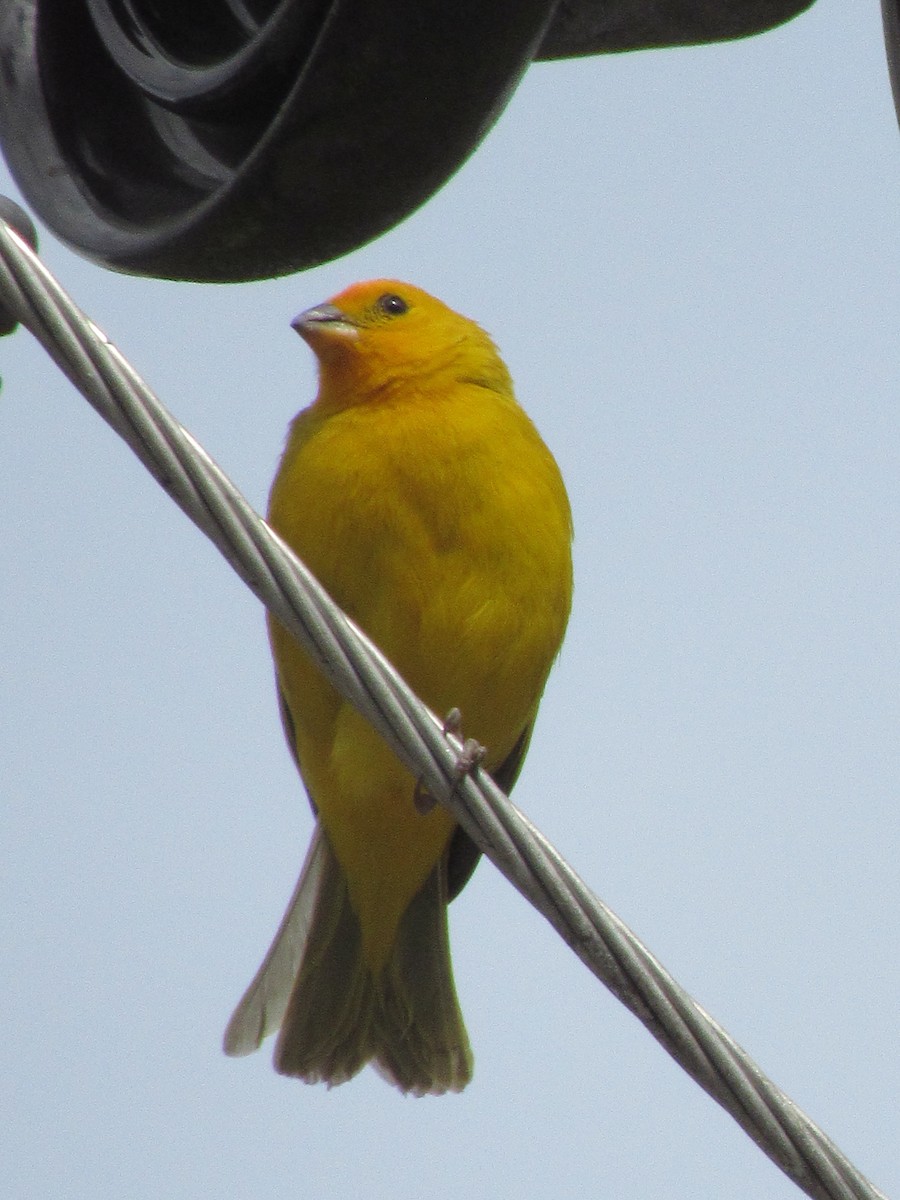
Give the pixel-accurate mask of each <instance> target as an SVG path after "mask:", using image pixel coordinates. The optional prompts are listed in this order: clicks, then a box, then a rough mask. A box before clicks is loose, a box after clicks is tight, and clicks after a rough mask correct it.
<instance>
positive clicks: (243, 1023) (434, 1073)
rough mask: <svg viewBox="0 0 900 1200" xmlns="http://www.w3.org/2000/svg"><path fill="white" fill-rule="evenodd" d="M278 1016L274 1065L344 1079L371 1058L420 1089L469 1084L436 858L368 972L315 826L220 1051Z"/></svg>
mask: <svg viewBox="0 0 900 1200" xmlns="http://www.w3.org/2000/svg"><path fill="white" fill-rule="evenodd" d="M279 1026H280V1027H281V1033H280V1035H279V1038H278V1042H277V1044H276V1047H275V1068H276V1070H278V1071H280V1072H281V1073H282V1074H283V1075H293V1076H296V1077H297V1078H300V1079H303V1080H305V1081H306V1082H307V1083H318V1082H323V1083H327V1084H329V1085H333V1084H338V1083H344V1082H345V1081H346V1080H348V1079H350V1078H351V1077H352V1076H353V1075H355V1074H356V1073H357V1071H359V1070H360V1069H361V1068H362V1067H363V1066H365V1064H366V1063H367V1062H371V1063H372V1064H373V1065H374V1066H375V1068H376V1069H377V1070H378V1071H379V1072H380V1073H381V1074H382V1075H383V1076H384V1077H385V1078H386V1079H388V1080H389V1081H390V1082H391V1083H394V1084H396V1086H397V1087H399V1088H400V1089H401V1090H402V1091H404V1092H412V1093H414V1094H415V1095H420V1096H421V1095H425V1094H426V1093H429V1092H431V1093H441V1092H447V1091H460V1090H461V1089H462V1088H464V1087H465V1085H466V1084H467V1083H468V1082H469V1079H470V1078H471V1075H472V1054H471V1051H470V1049H469V1040H468V1037H467V1035H466V1030H465V1026H464V1025H463V1020H462V1014H461V1012H460V1010H459V1003H458V1001H457V999H456V990H455V988H454V985H453V974H452V969H451V966H450V946H449V940H448V933H447V883H446V867H445V864H444V862H443V860H442V861H441V862H440V863H439V864H438V865H437V866H436V867H435V869H434V870H433V871H432V873H431V874H430V875H429V877H428V879H427V880H426V882H425V884H424V885H423V886H422V888H421V889H420V891H419V892H418V893H417V894H416V896H415V897H414V899H413V901H412V903H411V904H410V906H409V908H408V909H407V910H406V912H405V913H404V915H403V918H402V919H401V922H400V925H399V927H398V931H397V938H396V940H395V943H394V947H393V949H392V951H391V953H390V955H389V957H388V960H387V962H386V964H385V966H384V967H383V968H382V969H381V970H380V971H379V972H377V973H373V972H372V971H371V970H370V969H369V968H368V966H367V965H366V963H365V961H364V959H363V955H362V937H361V933H360V927H359V921H358V920H357V917H356V914H355V913H354V911H353V909H352V907H351V905H350V898H349V894H348V891H347V884H346V881H345V879H344V876H343V873H342V872H341V869H340V867H339V865H338V862H337V859H336V858H335V856H334V851H333V850H332V849H331V845H330V844H329V842H328V838H327V837H326V835H325V833H324V831H323V830H322V829H321V826H319V827H317V830H316V834H315V836H314V838H313V842H312V845H311V846H310V850H309V854H308V855H307V859H306V864H305V865H304V868H303V872H302V874H301V876H300V880H299V882H298V884H297V887H296V889H295V891H294V895H293V897H292V898H291V903H290V905H289V906H288V910H287V912H286V913H285V916H284V920H283V921H282V923H281V927H280V929H279V930H278V933H277V934H276V935H275V940H274V942H273V943H272V947H271V949H270V950H269V953H268V954H267V955H266V958H265V960H264V962H263V964H262V966H261V967H260V969H259V972H258V973H257V976H256V978H255V979H254V980H253V983H251V985H250V987H249V988H248V989H247V992H246V993H245V995H244V997H243V999H242V1000H241V1002H240V1004H239V1005H238V1007H237V1009H236V1011H235V1014H234V1016H233V1017H232V1018H231V1021H230V1023H229V1025H228V1029H227V1030H226V1033H225V1052H226V1053H227V1054H248V1053H250V1051H252V1050H255V1049H256V1048H257V1047H258V1046H259V1045H260V1044H261V1042H262V1040H263V1038H264V1037H266V1035H267V1034H269V1033H272V1032H274V1030H275V1029H277V1028H279Z"/></svg>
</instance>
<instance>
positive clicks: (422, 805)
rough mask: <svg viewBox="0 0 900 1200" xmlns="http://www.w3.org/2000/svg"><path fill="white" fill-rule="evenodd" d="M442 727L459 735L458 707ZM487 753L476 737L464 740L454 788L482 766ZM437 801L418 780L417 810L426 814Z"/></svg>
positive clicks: (446, 732) (452, 709)
mask: <svg viewBox="0 0 900 1200" xmlns="http://www.w3.org/2000/svg"><path fill="white" fill-rule="evenodd" d="M441 729H442V730H443V732H444V733H445V734H448V733H451V734H456V735H457V736H458V735H459V732H460V730H461V729H462V713H461V712H460V711H459V709H458V708H451V709H450V711H449V712H448V713H447V715H446V717H444V723H443V725H442V726H441ZM486 754H487V748H486V747H485V746H482V744H481V742H476V740H475V738H466V739H465V741H464V742H463V746H462V750H461V751H460V752H459V755H458V757H457V759H456V762H455V763H454V765H453V774H454V776H455V780H454V784H453V786H454V788H455V787H456V785H457V784H458V783H459V782H460V780H463V779H465V777H466V776H467V775H471V774H472V772H473V771H474V770H475V768H476V767H480V766H481V764H482V763H483V762H484V757H485V755H486ZM436 803H437V801H436V800H435V798H434V796H432V794H431V792H429V790H428V788H427V787H426V786H425V782H424V780H422V779H418V780H416V786H415V790H414V791H413V804H414V805H415V806H416V812H419V813H421V814H422V816H425V815H426V814H427V813H430V812H431V810H432V809H433V808H434V806H435V804H436Z"/></svg>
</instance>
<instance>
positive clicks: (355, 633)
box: [0, 220, 885, 1200]
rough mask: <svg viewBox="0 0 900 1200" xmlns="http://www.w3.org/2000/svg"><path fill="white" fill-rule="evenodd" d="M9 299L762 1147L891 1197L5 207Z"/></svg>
mask: <svg viewBox="0 0 900 1200" xmlns="http://www.w3.org/2000/svg"><path fill="white" fill-rule="evenodd" d="M0 300H2V302H3V303H4V304H5V305H6V306H7V307H8V309H9V311H10V312H11V313H12V314H13V316H14V317H16V318H17V319H18V320H19V321H21V323H22V324H23V325H25V326H27V328H28V329H29V330H30V331H31V332H32V333H33V334H34V336H35V337H36V338H37V339H38V341H40V342H41V344H42V345H43V346H44V347H45V349H46V350H47V352H48V353H49V354H50V355H51V357H52V358H53V359H54V361H55V362H56V363H57V365H58V366H59V367H60V369H61V370H62V371H63V372H64V373H65V374H66V375H67V376H68V378H69V379H70V380H71V381H72V383H73V384H74V385H75V387H76V388H77V389H78V390H79V391H80V392H81V393H82V394H83V395H84V396H85V397H86V399H87V400H89V401H90V403H91V404H92V405H93V406H94V408H96V410H97V411H98V412H99V413H100V415H101V416H102V417H103V418H104V419H105V420H106V421H107V422H108V423H109V424H110V425H111V426H112V427H113V429H115V431H116V432H117V433H118V434H119V435H120V436H121V437H122V438H123V439H124V440H125V441H126V442H127V443H128V445H129V446H130V447H131V448H132V450H133V451H134V452H135V454H136V455H137V456H138V458H139V459H140V460H141V462H143V464H144V465H145V466H146V467H147V469H148V470H149V471H150V473H151V474H152V475H153V476H154V477H155V478H156V479H157V480H158V482H159V483H160V484H161V485H162V487H163V488H165V490H166V491H167V492H168V493H169V495H170V496H171V497H172V499H173V500H174V501H175V502H176V504H178V505H179V507H180V508H182V509H183V511H184V512H185V513H186V514H187V515H188V516H189V517H190V519H191V520H192V521H193V522H194V523H195V524H196V525H197V526H198V527H199V528H200V529H201V530H202V531H203V532H204V533H205V534H206V535H207V537H209V538H210V539H211V541H212V542H214V544H215V545H216V546H217V547H218V548H219V550H220V551H221V553H222V554H223V555H224V556H225V558H226V559H227V560H228V562H229V563H230V564H231V565H232V567H233V568H234V569H235V571H236V572H237V573H238V575H239V576H240V577H241V579H243V580H244V582H245V583H246V584H247V586H248V587H250V588H251V589H252V590H253V591H254V592H255V593H256V595H257V596H258V597H259V598H260V599H261V600H262V601H263V603H264V604H265V605H266V606H267V607H268V609H269V610H270V611H271V612H272V613H273V614H274V615H275V616H276V617H277V618H278V620H279V621H280V622H281V623H282V624H283V625H284V626H285V627H286V628H287V629H289V630H290V632H291V633H292V634H293V635H294V636H295V637H296V638H297V640H298V641H299V642H300V643H301V644H302V645H303V647H304V648H305V649H306V650H307V651H308V652H309V653H310V654H311V655H312V657H313V658H314V659H315V661H316V662H317V663H318V664H319V666H320V667H321V669H322V670H323V671H324V672H325V673H326V674H327V676H328V677H329V679H331V680H332V682H333V683H334V686H335V687H336V688H337V689H338V691H340V692H341V694H342V695H343V696H345V697H346V698H347V699H348V700H349V701H350V702H351V703H352V704H353V705H354V706H355V707H356V708H357V709H358V710H359V711H360V712H361V713H362V714H363V715H364V716H365V717H366V718H367V719H368V720H369V721H371V723H372V724H373V725H374V727H375V728H376V729H377V730H378V731H379V733H380V734H382V736H383V737H385V739H386V740H387V741H388V742H389V744H390V745H391V747H392V748H393V749H394V750H395V751H396V753H397V755H398V756H399V757H400V758H401V759H402V761H403V762H404V763H405V764H406V765H407V766H408V767H409V769H410V770H411V771H412V773H413V774H414V775H415V776H416V777H419V778H421V779H422V781H423V783H424V785H425V786H426V787H427V789H428V791H429V793H430V794H431V795H433V796H434V797H435V798H436V799H437V800H439V801H440V802H441V803H443V804H445V805H446V806H447V807H448V808H450V809H451V811H452V812H453V814H454V816H455V817H456V818H457V819H458V820H459V821H460V822H461V823H462V824H463V825H464V826H465V828H466V830H467V831H468V832H469V833H470V834H471V836H472V838H473V839H474V841H475V842H476V843H477V844H478V845H479V846H480V848H481V849H482V850H483V851H484V853H485V854H486V855H487V856H488V857H489V858H490V859H491V860H492V861H493V863H494V864H495V866H497V867H498V869H499V870H500V871H502V873H503V874H504V875H505V876H506V877H507V879H509V880H510V882H511V883H513V884H514V886H515V887H516V888H517V889H518V890H519V891H520V892H521V893H522V895H523V896H525V897H526V899H528V900H529V901H530V902H531V904H533V905H534V907H535V908H536V909H537V910H538V911H539V912H540V913H542V914H543V915H544V916H545V917H546V918H547V920H548V921H549V922H550V924H551V925H552V926H553V927H554V929H556V930H557V932H558V933H559V934H560V936H561V937H562V938H563V939H564V940H565V941H566V942H567V943H568V944H569V946H571V948H572V949H573V950H574V951H575V953H576V954H577V955H578V956H579V958H580V959H581V960H582V962H584V963H585V965H586V966H587V967H588V968H589V969H590V970H591V971H592V972H593V973H594V974H595V975H596V976H597V978H598V979H600V980H601V982H602V983H604V984H605V985H606V986H607V987H608V988H609V989H610V991H611V992H612V993H613V995H615V996H616V997H617V998H618V999H619V1000H620V1001H621V1002H622V1003H623V1004H624V1005H625V1006H626V1007H627V1008H628V1009H630V1011H631V1012H632V1013H634V1015H635V1016H636V1017H638V1019H639V1020H641V1021H642V1022H643V1023H644V1025H645V1026H646V1027H647V1028H648V1029H649V1030H650V1032H651V1033H652V1034H653V1036H654V1037H655V1038H656V1039H657V1040H658V1041H659V1042H660V1043H661V1044H662V1045H663V1047H664V1048H665V1049H666V1050H667V1051H668V1052H669V1054H670V1055H671V1056H672V1057H673V1058H674V1059H675V1061H676V1062H677V1063H679V1064H680V1066H682V1067H683V1068H684V1070H685V1071H687V1072H688V1074H689V1075H690V1076H691V1077H692V1078H693V1079H694V1080H695V1081H696V1082H697V1083H698V1084H699V1085H700V1086H701V1087H702V1088H703V1089H704V1090H705V1091H706V1092H708V1093H709V1095H710V1096H712V1097H713V1099H715V1100H716V1101H718V1103H719V1104H721V1105H722V1107H723V1108H724V1109H726V1110H727V1111H728V1112H729V1113H730V1114H731V1115H732V1117H733V1118H734V1119H735V1121H737V1123H738V1124H739V1125H740V1126H741V1128H742V1129H744V1130H745V1132H746V1133H747V1134H748V1135H749V1136H750V1137H751V1138H753V1140H754V1141H755V1142H756V1143H757V1145H758V1146H759V1147H760V1149H762V1150H763V1151H764V1153H765V1154H767V1155H768V1157H769V1158H770V1159H771V1160H772V1161H773V1162H774V1163H775V1164H776V1165H777V1166H779V1167H780V1168H781V1170H782V1171H784V1172H785V1174H786V1175H787V1176H788V1177H789V1178H790V1179H792V1180H793V1181H794V1182H795V1183H796V1184H797V1186H798V1187H799V1188H801V1189H802V1190H803V1191H804V1192H806V1193H807V1195H809V1196H812V1197H815V1198H816V1200H885V1198H884V1194H883V1193H882V1192H880V1191H878V1190H877V1189H876V1188H875V1187H874V1186H873V1185H872V1184H871V1183H869V1182H868V1181H867V1180H866V1179H865V1178H864V1177H863V1176H862V1175H861V1174H860V1173H859V1171H857V1170H856V1168H855V1167H854V1166H853V1165H852V1164H851V1163H850V1162H848V1160H847V1159H846V1158H845V1157H844V1155H843V1154H841V1152H840V1151H839V1150H838V1149H837V1147H836V1146H835V1145H834V1144H833V1143H832V1142H831V1141H830V1140H829V1139H828V1138H827V1137H826V1136H825V1134H824V1133H822V1131H821V1130H820V1129H818V1128H817V1127H816V1126H815V1125H814V1124H813V1123H812V1122H811V1121H810V1120H809V1118H808V1117H806V1116H805V1115H804V1114H803V1113H802V1112H801V1111H800V1109H798V1108H797V1106H796V1105H795V1104H794V1103H793V1102H792V1101H791V1100H789V1099H788V1097H787V1096H785V1095H784V1093H783V1092H781V1091H780V1090H779V1089H778V1088H777V1087H776V1086H775V1085H774V1084H773V1083H772V1082H771V1080H769V1079H767V1078H766V1076H765V1075H764V1074H763V1073H762V1071H760V1069H759V1067H758V1066H757V1065H756V1064H755V1063H754V1062H753V1060H752V1059H751V1058H749V1057H748V1055H747V1054H745V1052H744V1051H743V1050H742V1049H741V1048H740V1047H739V1046H737V1045H736V1044H735V1042H734V1041H733V1040H732V1039H731V1038H730V1037H729V1036H728V1034H727V1033H726V1032H725V1031H724V1030H723V1029H721V1027H720V1026H719V1025H717V1024H716V1022H715V1021H714V1020H713V1019H712V1018H711V1017H710V1016H709V1015H708V1014H707V1013H706V1012H704V1010H703V1009H702V1008H701V1007H700V1006H699V1005H698V1004H697V1003H696V1002H695V1001H694V1000H692V999H691V997H690V996H689V995H688V994H687V993H686V992H685V991H684V990H683V989H682V988H681V987H680V986H679V985H678V984H677V983H676V982H675V980H674V979H672V977H671V976H670V975H669V974H668V973H667V972H666V970H665V969H664V968H663V967H662V965H661V964H660V963H659V962H657V960H656V959H655V958H654V957H653V956H652V955H651V954H650V952H649V951H648V950H647V949H646V948H645V947H644V946H643V945H642V944H641V943H640V942H639V941H638V939H637V938H636V937H635V935H634V934H633V933H632V932H631V931H630V930H629V929H628V928H627V926H625V925H624V924H623V923H622V922H621V921H620V920H619V918H618V917H617V916H616V915H615V914H614V913H613V912H611V911H610V910H609V909H608V908H607V907H606V906H605V905H604V904H603V903H602V902H601V901H600V900H598V898H597V897H596V896H594V894H593V893H592V892H591V891H590V890H589V889H588V888H587V886H586V885H585V884H584V882H583V881H582V880H581V879H579V877H578V876H577V875H576V874H575V872H574V871H573V870H572V868H571V867H570V866H569V865H568V863H566V862H565V861H564V860H563V859H562V858H561V857H560V855H559V854H558V853H557V851H556V850H555V849H554V848H553V847H552V846H551V845H550V844H549V843H548V842H547V841H546V840H545V839H544V838H543V837H542V835H541V834H540V833H539V832H538V830H537V829H535V828H534V826H533V825H531V824H530V823H529V822H528V821H527V820H526V819H525V818H524V817H523V816H522V814H521V813H520V812H519V811H518V809H516V808H515V806H514V805H513V804H512V803H511V802H510V801H509V799H508V798H507V797H506V796H504V795H503V794H502V792H500V791H499V789H498V788H497V787H496V786H495V785H494V784H493V782H492V780H491V779H490V778H489V777H488V776H487V775H486V774H485V773H483V772H480V771H477V770H476V771H475V772H473V773H472V774H469V775H464V776H462V777H460V775H459V771H458V769H457V763H458V761H459V755H460V752H461V750H462V746H461V744H460V742H459V740H458V739H457V738H455V737H454V736H452V735H450V734H447V733H446V732H445V731H444V729H443V728H442V722H441V721H440V720H439V719H438V718H437V717H436V716H435V714H434V713H432V712H430V711H429V710H428V709H427V708H425V706H424V705H423V704H421V702H420V701H419V700H417V698H416V697H415V696H414V695H413V694H412V692H410V690H409V689H408V688H407V687H406V685H405V684H404V683H403V681H402V679H401V678H400V677H399V675H398V674H397V672H396V671H395V670H394V669H393V667H391V665H390V664H389V663H388V662H387V660H386V659H385V658H384V656H383V655H382V654H381V653H380V652H379V651H378V650H377V648H376V647H375V646H373V645H372V643H371V642H370V641H369V640H368V639H367V638H366V637H365V635H364V634H362V633H361V631H360V630H359V629H357V628H356V626H355V625H354V624H353V622H352V621H351V620H350V619H349V618H348V617H346V616H345V615H344V613H342V612H341V611H340V609H338V608H336V606H335V605H334V604H333V603H332V602H331V601H330V600H329V599H328V597H327V595H326V594H325V592H324V591H323V589H322V588H321V587H320V585H319V584H318V583H317V582H316V580H315V579H314V578H313V577H312V575H310V573H309V572H308V571H307V570H306V568H305V567H304V566H303V564H302V563H301V562H300V561H299V560H298V559H297V558H296V556H295V555H294V554H293V553H292V552H291V550H290V549H288V547H287V546H286V545H285V544H284V543H283V542H282V541H281V539H280V538H279V537H278V536H277V535H276V534H275V533H274V532H273V531H272V530H271V529H269V527H268V526H267V525H266V524H265V522H264V521H263V520H262V518H261V517H260V516H259V515H258V514H257V513H256V512H254V510H253V509H252V508H251V507H250V505H249V504H248V503H247V501H246V500H245V499H244V498H243V497H242V496H241V494H240V493H239V492H238V491H237V489H236V488H235V487H234V485H233V484H232V483H231V482H230V481H229V480H228V479H227V478H226V476H225V475H224V474H223V473H222V471H221V470H220V469H219V468H218V467H217V466H216V464H215V463H214V462H213V461H212V460H211V459H210V458H209V456H208V455H207V454H206V452H205V451H204V450H203V449H202V447H201V446H199V445H198V443H197V442H196V441H195V440H194V438H193V437H191V435H190V434H189V433H187V431H186V430H185V429H183V428H182V426H181V425H179V424H178V422H177V421H176V420H175V419H174V418H173V417H172V416H171V414H169V413H168V412H167V411H166V410H165V408H163V406H162V405H161V404H160V402H159V401H158V400H157V398H156V397H155V396H154V395H153V393H152V392H151V391H150V390H149V389H148V388H147V386H146V384H144V383H143V382H142V381H141V379H140V378H139V377H138V376H137V375H136V373H135V372H134V370H133V369H132V368H131V367H130V366H129V364H128V363H127V362H126V361H125V359H124V358H123V357H122V355H121V354H120V353H119V352H118V350H116V348H115V347H114V346H112V345H111V344H110V343H109V342H108V341H107V339H106V338H105V336H104V335H103V334H102V333H101V331H100V330H99V329H97V327H96V326H95V325H93V324H92V322H91V321H89V320H88V319H87V317H85V315H84V314H83V313H82V312H81V311H80V310H79V309H78V308H76V306H75V305H74V304H73V303H72V301H71V300H70V299H69V297H68V296H67V295H66V294H65V292H64V291H63V290H62V288H61V287H60V286H59V284H58V283H57V282H56V280H55V279H54V278H53V277H52V275H50V273H49V272H48V271H47V270H46V268H45V267H44V266H43V264H42V263H41V262H40V261H39V260H38V258H37V257H36V256H35V255H34V254H33V253H32V252H31V250H30V249H29V248H28V247H27V245H26V244H25V243H24V242H23V241H22V240H21V239H20V238H19V237H18V236H17V235H16V234H15V232H14V231H13V230H12V229H11V228H10V227H9V226H8V225H6V224H5V223H4V222H3V221H2V220H0Z"/></svg>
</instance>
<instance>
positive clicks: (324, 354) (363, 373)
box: [291, 279, 511, 407]
mask: <svg viewBox="0 0 900 1200" xmlns="http://www.w3.org/2000/svg"><path fill="white" fill-rule="evenodd" d="M291 325H292V327H293V328H294V329H295V330H296V331H297V333H299V334H300V336H301V337H302V338H303V339H304V341H306V342H307V343H308V344H309V346H310V347H311V348H312V350H313V351H314V352H315V355H316V357H317V358H318V360H319V379H320V386H319V397H318V402H319V403H320V404H326V405H329V406H331V405H334V406H338V407H346V406H347V405H349V404H357V403H363V402H369V401H372V400H374V399H377V398H378V397H384V396H387V395H391V394H395V393H396V392H397V391H398V390H400V389H409V388H410V387H411V386H418V385H421V387H422V389H423V391H424V390H433V389H436V388H439V387H440V386H442V385H448V384H453V383H459V382H466V383H474V384H478V385H480V386H483V387H489V388H491V389H493V390H498V391H503V392H508V391H509V390H510V389H511V384H510V380H509V374H508V372H507V370H506V367H505V366H504V364H503V361H502V359H501V358H500V356H499V354H498V353H497V349H496V347H495V346H494V344H493V342H492V341H491V339H490V338H489V337H488V335H487V334H486V333H485V332H484V330H483V329H481V328H480V326H478V325H476V324H475V322H474V321H470V320H469V319H468V318H467V317H463V316H461V315H460V314H459V313H456V312H454V311H453V310H452V309H450V308H448V307H447V305H446V304H442V303H441V301H440V300H436V299H435V298H434V296H429V295H428V293H427V292H423V291H422V290H421V289H420V288H416V287H413V286H412V285H411V284H408V283H398V282H396V281H395V280H390V279H376V280H372V281H370V282H367V283H356V284H353V285H352V286H351V287H349V288H347V289H346V290H345V291H343V292H341V293H340V294H339V295H337V296H335V297H334V298H333V299H332V300H329V301H328V303H326V304H318V305H316V306H315V307H314V308H309V309H307V310H306V311H305V312H302V313H300V315H299V316H298V317H295V319H294V320H293V321H292V322H291Z"/></svg>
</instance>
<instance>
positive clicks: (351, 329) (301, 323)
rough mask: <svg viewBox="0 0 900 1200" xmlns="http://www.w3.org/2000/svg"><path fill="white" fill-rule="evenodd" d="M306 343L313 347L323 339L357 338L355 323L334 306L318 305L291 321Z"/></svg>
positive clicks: (292, 327) (292, 326) (293, 327)
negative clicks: (336, 337)
mask: <svg viewBox="0 0 900 1200" xmlns="http://www.w3.org/2000/svg"><path fill="white" fill-rule="evenodd" d="M291 329H295V330H296V331H297V333H299V334H300V336H301V337H302V338H303V340H304V341H306V342H309V344H310V345H311V346H312V345H314V344H315V343H316V342H317V341H319V340H320V339H321V338H323V337H330V336H334V335H337V336H338V337H355V336H356V333H357V329H356V325H355V323H354V322H353V321H352V320H351V319H350V317H348V316H347V314H346V313H343V312H341V310H340V309H339V308H338V307H337V306H336V305H334V304H317V305H316V306H315V308H308V309H307V310H306V312H302V313H300V315H299V316H298V317H294V319H293V321H291Z"/></svg>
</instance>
